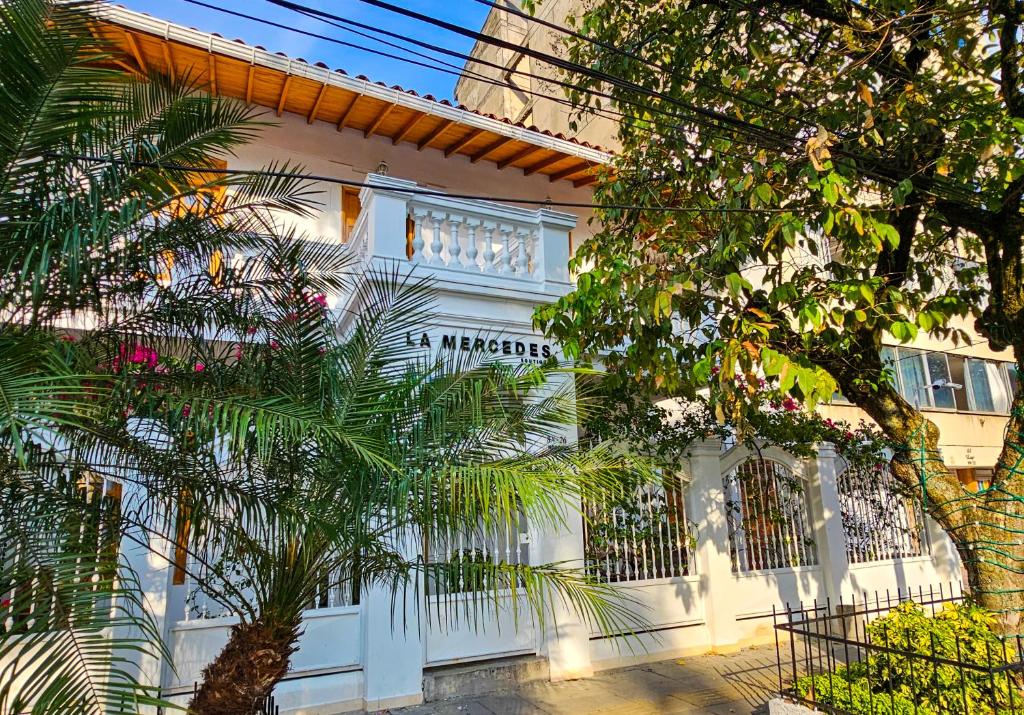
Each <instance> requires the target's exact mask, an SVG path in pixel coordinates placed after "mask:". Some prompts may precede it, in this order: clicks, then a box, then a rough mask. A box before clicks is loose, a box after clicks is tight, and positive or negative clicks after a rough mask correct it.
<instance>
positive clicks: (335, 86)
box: [97, 6, 611, 186]
mask: <svg viewBox="0 0 1024 715" xmlns="http://www.w3.org/2000/svg"><path fill="white" fill-rule="evenodd" d="M99 16H100V18H101V20H102V22H101V24H100V25H99V26H98V28H97V34H99V35H101V36H102V37H103V38H104V39H105V40H107V41H110V42H113V43H114V44H115V45H117V46H118V47H119V48H120V49H121V51H122V52H123V56H122V57H121V59H120V61H119V62H120V64H122V66H125V67H127V68H129V69H133V70H135V71H139V72H149V71H159V72H170V73H172V74H174V73H186V72H189V73H191V74H192V75H198V80H199V81H200V82H202V83H204V84H205V85H206V87H207V88H208V89H209V90H210V91H213V92H215V93H217V94H221V95H225V96H234V97H239V98H241V99H244V100H246V101H248V102H250V103H254V104H260V105H263V106H267V107H272V108H274V109H275V110H276V111H277V113H278V114H279V115H280V114H281V113H283V112H291V113H296V114H302V115H304V116H306V118H307V120H308V121H309V122H310V123H312V122H313V121H329V122H332V123H334V124H335V125H336V126H337V127H338V130H339V131H340V130H342V129H356V130H361V131H363V132H364V135H365V136H366V137H367V138H369V137H370V136H371V135H380V136H385V137H388V138H390V139H392V141H393V142H394V143H395V144H398V143H399V142H405V143H411V144H416V146H417V148H418V149H420V150H423V149H426V148H428V147H429V148H434V149H438V150H441V151H444V152H445V155H446V156H450V155H453V154H462V155H465V156H468V157H470V160H471V161H473V162H476V161H480V160H483V159H486V160H487V161H490V162H492V163H495V164H497V165H498V167H499V168H501V169H507V168H512V167H514V168H517V169H521V170H522V171H523V172H524V173H525V174H534V173H536V174H543V175H547V176H548V177H549V178H551V180H552V181H558V180H567V181H571V182H572V183H573V184H574V185H576V186H583V185H586V184H589V183H591V182H592V181H594V180H595V179H596V175H595V172H596V169H597V167H598V166H600V165H602V164H608V163H609V161H610V158H611V157H610V154H609V153H608V152H606V151H605V150H603V149H601V148H599V147H596V146H594V145H592V144H590V143H588V142H585V141H580V140H577V139H575V138H571V137H566V136H565V135H562V134H559V133H555V132H551V131H548V130H545V129H540V128H539V127H536V126H532V125H531V126H528V125H526V124H525V123H522V122H520V123H516V122H512V121H510V120H509V119H507V118H505V117H497V116H495V115H493V114H485V113H482V112H477V111H475V110H472V109H470V108H469V107H467V106H465V105H462V104H454V103H452V102H450V101H448V100H446V99H441V100H438V99H437V98H435V97H433V96H432V95H429V94H428V95H420V94H419V93H417V92H416V91H415V90H411V89H405V88H404V87H401V86H398V85H391V86H388V85H387V84H385V83H384V82H373V81H372V80H370V79H369V78H368V77H366V76H364V75H357V76H355V77H353V76H352V75H350V74H349V73H347V72H345V70H343V69H333V70H332V69H330V68H329V67H328V66H327V65H326V64H324V63H323V62H312V63H311V62H308V61H306V60H305V59H303V58H301V57H294V58H293V57H289V56H288V55H287V54H285V53H283V52H273V53H272V52H269V51H267V50H266V49H265V48H263V47H261V46H259V45H250V44H248V43H246V42H245V41H244V40H241V39H226V38H224V37H223V36H221V35H219V34H216V33H207V32H203V31H201V30H198V29H195V28H187V27H184V26H181V25H176V24H174V23H172V22H170V21H168V20H164V19H160V18H155V17H152V16H150V15H146V14H144V13H139V12H135V11H133V10H128V9H127V8H124V7H121V6H104V7H103V8H102V9H101V10H100V11H99Z"/></svg>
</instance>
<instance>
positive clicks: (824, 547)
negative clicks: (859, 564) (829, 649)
mask: <svg viewBox="0 0 1024 715" xmlns="http://www.w3.org/2000/svg"><path fill="white" fill-rule="evenodd" d="M841 459H842V458H841V457H839V455H838V454H837V453H836V450H835V447H833V446H832V445H831V444H829V443H828V442H825V443H823V444H821V445H819V446H818V456H817V459H816V460H815V466H816V472H817V475H818V478H817V479H816V480H810V481H809V483H808V484H809V486H811V487H812V488H811V489H810V494H809V496H810V498H811V516H812V518H813V519H814V522H813V523H814V537H815V539H817V540H818V559H819V563H820V564H821V572H822V576H823V577H824V579H825V588H826V591H825V592H826V593H827V594H828V596H829V598H831V599H832V601H833V602H836V601H838V599H839V597H840V596H841V595H843V594H847V595H848V594H850V593H852V592H853V585H852V584H851V583H850V578H849V575H850V563H849V559H848V558H847V555H846V534H845V532H844V531H843V512H842V502H841V501H840V498H839V483H838V477H839V474H840V472H841V471H842V470H841V468H840V465H839V464H838V462H839V461H840V460H841ZM815 483H817V487H818V488H817V489H814V488H813V485H814V484H815Z"/></svg>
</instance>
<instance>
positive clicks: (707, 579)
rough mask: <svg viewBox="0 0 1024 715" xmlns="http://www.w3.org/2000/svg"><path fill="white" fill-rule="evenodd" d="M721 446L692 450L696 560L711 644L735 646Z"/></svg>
mask: <svg viewBox="0 0 1024 715" xmlns="http://www.w3.org/2000/svg"><path fill="white" fill-rule="evenodd" d="M721 452H722V446H721V443H720V442H718V441H713V440H709V441H704V442H698V443H696V444H694V445H693V446H692V447H690V455H689V456H690V478H691V481H690V494H691V495H692V499H693V515H692V516H691V518H692V519H693V520H694V521H695V522H696V523H697V547H696V550H695V551H696V553H695V559H694V560H695V561H696V563H697V573H698V574H699V575H700V577H701V585H702V587H703V589H702V590H703V593H704V618H705V621H706V622H707V626H708V633H709V635H710V638H711V645H713V646H715V647H722V646H726V647H728V646H732V645H735V644H736V643H737V642H738V641H739V632H738V629H737V626H736V613H737V610H738V604H736V603H734V592H735V588H731V584H732V583H733V581H734V580H735V578H734V576H733V573H732V559H731V558H730V557H729V524H728V521H727V519H726V514H725V493H724V489H723V486H722V465H721Z"/></svg>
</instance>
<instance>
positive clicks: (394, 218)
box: [359, 174, 416, 261]
mask: <svg viewBox="0 0 1024 715" xmlns="http://www.w3.org/2000/svg"><path fill="white" fill-rule="evenodd" d="M366 183H367V184H368V186H366V187H364V188H363V189H362V191H360V192H359V202H360V204H361V205H362V208H361V210H362V211H366V212H368V216H367V222H368V223H367V230H368V232H369V237H368V240H369V242H370V244H369V246H368V253H369V255H371V256H375V257H380V258H390V259H398V260H400V261H407V260H408V256H407V255H406V220H407V217H408V208H407V204H408V201H409V198H410V197H411V196H412V194H409V193H403V192H401V191H399V189H412V188H416V182H415V181H406V180H404V179H395V178H392V177H390V176H381V175H379V174H369V175H367V177H366ZM371 187H372V188H371Z"/></svg>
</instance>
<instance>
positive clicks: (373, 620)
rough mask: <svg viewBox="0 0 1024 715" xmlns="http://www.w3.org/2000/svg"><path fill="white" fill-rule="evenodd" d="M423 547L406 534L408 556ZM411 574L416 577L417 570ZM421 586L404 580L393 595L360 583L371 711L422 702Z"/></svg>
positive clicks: (383, 587)
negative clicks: (400, 588) (361, 587)
mask: <svg viewBox="0 0 1024 715" xmlns="http://www.w3.org/2000/svg"><path fill="white" fill-rule="evenodd" d="M421 549H422V546H421V544H420V542H419V538H418V536H416V535H415V534H413V533H411V532H410V533H408V534H407V535H406V541H405V544H404V545H403V547H402V550H403V552H404V556H405V557H406V558H407V559H410V560H412V559H414V558H415V556H416V554H418V553H419V552H420V551H421ZM413 578H417V579H421V578H422V575H420V574H416V575H414V576H413ZM422 598H423V589H422V587H421V588H416V587H415V586H414V585H412V584H408V585H407V586H406V588H405V591H404V593H403V592H399V593H397V594H394V595H392V593H391V590H390V589H389V588H388V587H387V586H386V585H380V584H374V585H371V586H368V587H364V588H363V592H362V593H361V594H360V604H361V607H362V611H363V658H362V661H363V677H364V679H365V688H366V691H365V692H366V694H365V696H364V700H365V702H366V709H367V710H368V711H370V712H374V711H377V710H386V709H388V708H397V707H405V706H408V705H418V704H419V703H421V702H423V655H424V651H423V631H424V629H425V628H426V622H425V620H424V616H423V613H422V610H421V608H420V603H421V601H422Z"/></svg>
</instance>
